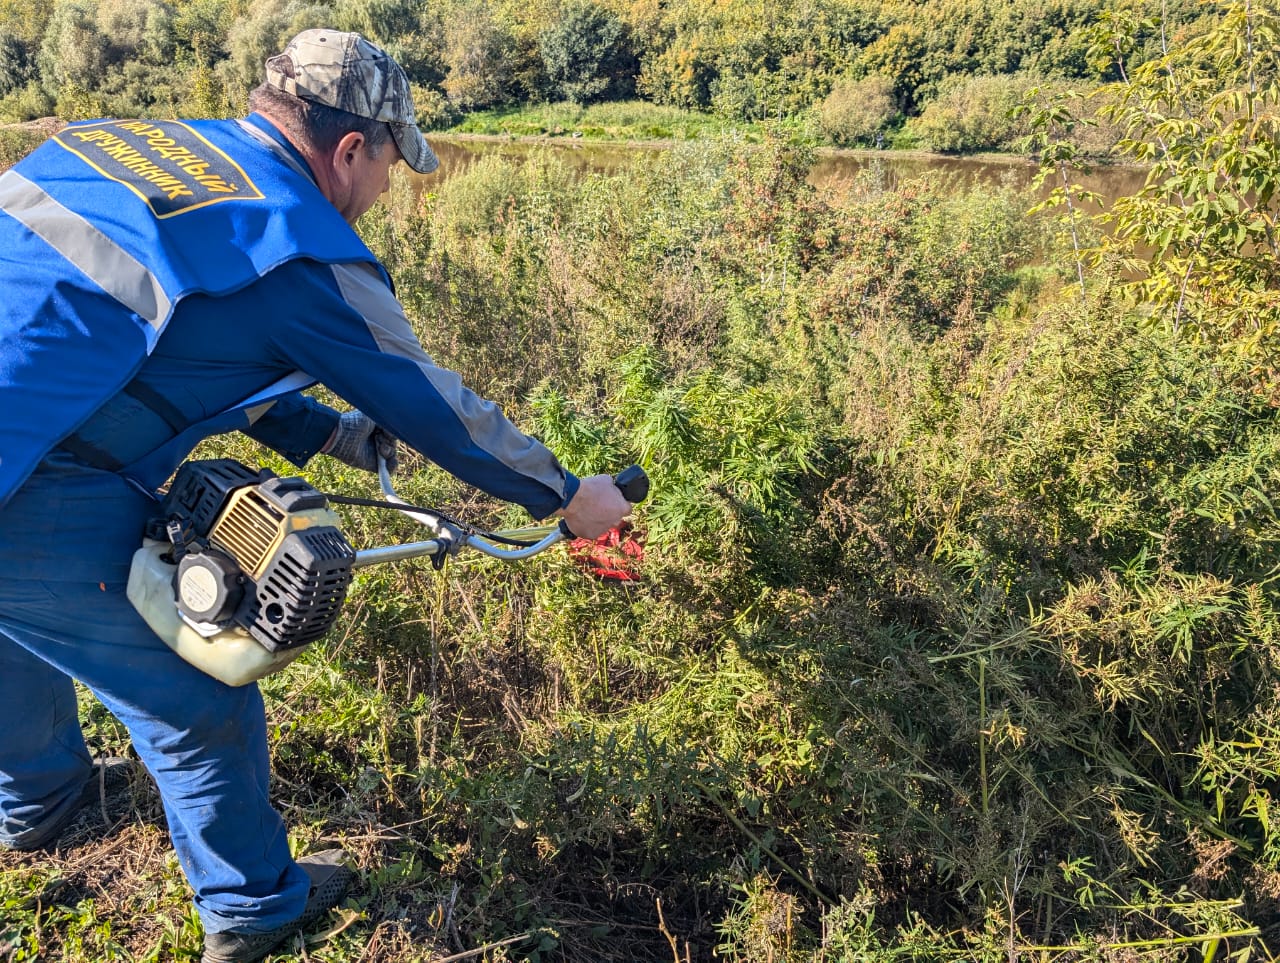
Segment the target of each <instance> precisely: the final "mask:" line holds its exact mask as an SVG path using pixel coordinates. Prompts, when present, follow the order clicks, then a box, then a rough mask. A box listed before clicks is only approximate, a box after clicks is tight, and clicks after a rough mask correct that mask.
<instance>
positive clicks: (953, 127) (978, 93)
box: [910, 74, 1034, 153]
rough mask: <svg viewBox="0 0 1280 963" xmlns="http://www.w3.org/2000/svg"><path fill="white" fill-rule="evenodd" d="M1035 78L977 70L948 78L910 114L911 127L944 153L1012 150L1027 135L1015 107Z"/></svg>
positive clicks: (929, 145) (934, 148) (935, 148)
mask: <svg viewBox="0 0 1280 963" xmlns="http://www.w3.org/2000/svg"><path fill="white" fill-rule="evenodd" d="M1033 83H1034V81H1032V80H1031V79H1030V78H1028V77H1025V76H1021V75H1016V74H1015V75H1010V76H1003V77H983V76H973V77H966V78H954V79H952V80H949V81H947V82H945V83H944V84H943V85H942V86H941V89H940V90H939V92H938V96H937V97H935V98H934V99H933V100H931V101H929V102H928V103H927V104H925V107H924V109H923V110H922V111H921V112H920V116H919V117H916V118H914V119H912V121H911V123H910V127H911V130H912V132H913V133H914V134H915V135H916V136H917V137H918V138H919V139H920V140H921V142H923V143H924V144H925V145H926V146H927V147H928V148H929V149H931V150H936V151H941V152H943V153H971V152H974V151H984V150H987V151H998V150H1004V151H1008V150H1010V149H1011V148H1013V147H1014V146H1015V145H1016V143H1017V142H1018V141H1019V140H1020V139H1021V138H1023V137H1025V136H1026V134H1027V130H1026V128H1025V127H1024V126H1023V125H1022V124H1019V123H1018V120H1017V118H1016V116H1015V114H1014V109H1015V108H1016V107H1017V106H1018V104H1019V103H1020V102H1021V100H1022V98H1023V95H1024V94H1025V92H1026V91H1027V89H1028V88H1029V87H1030V86H1032V84H1033Z"/></svg>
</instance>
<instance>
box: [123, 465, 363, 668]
mask: <svg viewBox="0 0 1280 963" xmlns="http://www.w3.org/2000/svg"><path fill="white" fill-rule="evenodd" d="M338 521H339V520H338V516H337V515H336V514H335V513H334V511H333V510H332V509H331V508H329V502H328V500H327V499H326V498H325V496H324V495H323V494H321V493H320V492H318V491H317V490H316V489H315V488H313V487H312V486H311V485H310V484H308V483H307V481H306V480H305V479H302V478H280V477H278V476H277V475H275V474H274V473H272V472H271V471H269V470H267V469H261V470H260V471H252V470H250V469H249V468H246V467H245V466H244V465H242V464H240V463H239V462H237V461H233V460H231V459H226V458H222V459H214V460H209V461H190V462H187V463H186V464H184V465H183V466H182V467H181V468H180V469H179V470H178V474H177V476H176V477H175V478H174V481H173V485H172V486H171V487H170V489H169V492H168V494H167V496H166V497H165V499H164V501H163V502H162V503H161V506H160V515H159V516H158V517H157V518H155V519H153V521H152V524H151V526H149V528H148V533H147V534H148V536H149V537H150V538H154V539H156V540H158V541H168V542H169V543H170V544H171V545H172V546H173V551H172V555H173V560H174V561H176V562H177V570H176V572H175V573H174V576H173V588H174V595H175V597H176V601H177V605H178V611H179V612H180V613H181V614H182V616H183V618H184V619H185V620H186V621H187V622H188V623H190V624H191V625H192V626H193V627H194V628H196V630H197V631H201V632H203V633H204V634H208V632H207V631H206V630H214V629H223V628H227V627H230V626H232V625H236V626H240V627H241V628H243V629H244V630H245V631H247V632H248V633H249V634H250V635H252V636H253V638H255V639H256V640H257V641H258V642H260V643H261V644H262V645H263V646H265V647H266V648H267V649H268V650H270V651H272V652H276V651H278V650H282V649H291V648H295V647H297V646H302V645H306V644H308V643H310V642H314V641H315V640H316V639H318V638H320V637H321V636H323V635H324V634H325V633H326V632H327V631H328V630H329V628H330V626H332V624H333V622H334V620H335V619H336V618H337V617H338V612H339V611H340V610H341V608H342V603H343V601H345V599H346V596H347V589H348V587H349V586H350V584H351V569H352V562H353V561H354V559H355V556H356V553H355V550H354V549H353V548H352V547H351V545H350V544H349V543H348V542H347V539H346V537H345V536H344V535H343V534H342V532H341V531H340V530H339V528H338Z"/></svg>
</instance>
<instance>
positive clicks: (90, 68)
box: [38, 0, 107, 95]
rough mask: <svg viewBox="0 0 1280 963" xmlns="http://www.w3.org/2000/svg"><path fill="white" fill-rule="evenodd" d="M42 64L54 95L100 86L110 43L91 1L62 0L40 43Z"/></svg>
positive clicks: (43, 75) (44, 79)
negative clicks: (100, 26) (99, 23)
mask: <svg viewBox="0 0 1280 963" xmlns="http://www.w3.org/2000/svg"><path fill="white" fill-rule="evenodd" d="M38 65H39V68H40V80H41V82H42V83H43V84H44V86H45V89H47V90H48V91H49V92H50V93H51V94H54V95H57V94H59V93H61V92H64V91H68V90H79V91H88V90H93V89H94V88H95V87H97V86H98V84H99V82H100V81H101V80H102V77H103V75H104V73H105V71H106V65H107V40H106V38H105V37H104V36H103V35H102V32H101V31H100V30H99V29H98V20H97V10H96V9H95V7H94V5H93V4H92V3H91V2H89V0H60V2H59V3H58V5H57V7H55V8H54V11H53V16H52V17H50V19H49V27H48V29H47V30H46V31H45V35H44V39H43V41H42V42H41V44H40V56H39V60H38Z"/></svg>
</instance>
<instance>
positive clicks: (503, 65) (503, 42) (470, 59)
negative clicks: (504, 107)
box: [444, 3, 514, 110]
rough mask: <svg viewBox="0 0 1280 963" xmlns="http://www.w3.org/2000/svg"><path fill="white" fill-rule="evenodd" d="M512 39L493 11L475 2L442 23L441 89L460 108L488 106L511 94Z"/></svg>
mask: <svg viewBox="0 0 1280 963" xmlns="http://www.w3.org/2000/svg"><path fill="white" fill-rule="evenodd" d="M511 43H512V41H511V39H510V37H509V36H507V34H506V32H505V31H504V30H503V28H502V25H501V24H500V23H498V21H497V19H496V18H495V17H494V16H493V13H492V11H490V10H489V8H488V7H487V6H486V5H484V4H481V3H476V4H473V5H471V6H470V7H467V8H465V9H463V10H460V11H458V15H457V16H455V17H453V18H450V20H449V22H448V23H447V24H446V25H445V53H444V59H445V63H446V65H447V66H448V71H449V72H448V76H447V77H446V78H445V80H444V89H445V91H446V92H447V93H448V94H449V99H450V101H452V102H453V103H454V104H456V105H457V106H458V107H460V108H461V109H463V110H475V109H477V108H484V107H491V106H493V105H495V104H501V103H505V102H506V101H507V100H509V99H510V97H511V90H512V85H513V83H514V77H513V74H512V68H511V64H510V62H509V61H508V59H507V51H508V49H509V48H510V46H511Z"/></svg>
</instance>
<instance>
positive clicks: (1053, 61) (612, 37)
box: [0, 0, 1215, 150]
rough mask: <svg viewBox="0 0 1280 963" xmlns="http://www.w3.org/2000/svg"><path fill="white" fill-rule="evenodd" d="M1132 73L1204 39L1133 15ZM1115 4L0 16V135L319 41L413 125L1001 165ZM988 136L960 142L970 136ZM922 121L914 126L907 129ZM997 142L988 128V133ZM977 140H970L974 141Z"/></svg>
mask: <svg viewBox="0 0 1280 963" xmlns="http://www.w3.org/2000/svg"><path fill="white" fill-rule="evenodd" d="M1130 6H1131V8H1132V9H1133V10H1134V12H1135V13H1136V14H1137V15H1140V16H1146V17H1150V18H1151V19H1150V20H1149V21H1147V22H1146V23H1147V25H1146V27H1145V28H1144V29H1143V30H1142V31H1140V32H1139V34H1138V35H1137V37H1136V40H1135V48H1134V49H1133V50H1132V51H1130V52H1129V57H1130V59H1131V60H1136V61H1141V60H1143V59H1147V58H1150V57H1152V56H1156V55H1158V54H1159V53H1160V52H1161V50H1163V49H1165V48H1166V47H1167V46H1168V44H1170V43H1171V42H1174V41H1176V40H1177V39H1179V38H1180V37H1182V36H1185V35H1187V34H1192V33H1196V32H1202V31H1203V29H1204V28H1205V27H1206V26H1208V25H1209V24H1210V23H1211V22H1212V19H1213V17H1214V16H1215V14H1214V13H1213V12H1212V11H1211V10H1208V9H1206V8H1205V7H1203V6H1202V5H1200V4H1198V3H1196V2H1195V0H1164V2H1156V0H1137V2H1136V3H1135V4H1131V5H1130ZM1108 7H1109V2H1108V0H1009V2H1003V0H1002V2H996V0H940V2H925V0H742V2H734V3H725V2H722V0H672V2H659V0H526V2H515V0H443V2H440V3H433V4H430V5H425V4H419V3H417V2H415V0H332V2H325V0H267V2H263V3H254V4H250V3H248V2H247V0H0V120H7V121H16V120H26V119H32V118H35V117H39V116H46V115H57V116H59V117H63V118H64V119H72V118H75V117H82V116H98V115H103V114H112V115H117V116H120V115H128V114H138V115H144V116H145V115H158V114H166V113H167V114H179V113H184V114H189V115H196V114H204V115H211V114H216V115H227V114H234V113H237V112H240V111H242V110H243V109H244V101H245V96H246V94H247V92H248V90H249V89H250V88H251V87H252V86H253V85H254V83H256V82H257V80H258V79H259V77H260V74H261V71H262V63H263V61H264V60H265V58H266V57H267V56H268V55H269V54H271V53H273V52H276V51H278V50H279V49H280V48H281V46H282V45H283V43H284V42H285V41H286V40H287V38H288V37H289V36H291V35H292V34H293V33H295V32H297V31H298V30H301V29H305V28H307V27H312V26H321V25H325V26H333V27H337V28H341V29H349V30H358V31H360V32H361V33H363V34H365V35H366V36H368V37H370V38H371V39H374V40H376V41H378V42H380V43H382V44H383V45H384V46H386V47H387V48H388V49H389V50H390V51H391V52H392V53H393V54H394V55H395V56H396V57H397V58H398V59H399V60H400V62H401V63H402V64H404V66H405V68H406V70H407V71H408V73H409V76H410V79H411V80H412V82H413V83H414V85H415V87H416V88H417V91H416V92H417V102H418V107H419V111H420V113H421V114H422V120H423V122H424V123H426V124H428V125H430V126H434V127H437V128H447V127H448V126H450V125H451V124H454V123H456V122H457V121H458V120H459V119H460V118H461V117H462V116H464V115H466V114H468V113H471V112H475V111H482V110H487V109H492V108H498V107H503V106H509V105H521V104H531V103H542V102H548V101H571V102H573V103H575V104H580V105H586V104H591V103H596V102H600V101H610V100H627V99H639V100H641V101H647V102H650V103H652V104H655V105H660V106H664V107H677V108H681V109H686V110H691V111H699V112H705V113H708V114H713V115H716V116H718V117H721V118H724V119H725V120H726V121H729V122H733V123H738V122H761V121H775V122H776V121H784V122H785V121H794V120H797V119H803V120H805V121H806V122H808V124H809V126H810V128H811V129H812V130H814V131H815V132H816V133H817V135H818V136H819V137H820V138H823V139H825V140H827V141H829V142H832V143H836V144H858V143H876V142H880V143H882V142H883V139H884V137H885V136H886V133H888V134H889V135H890V136H892V135H893V133H894V132H895V131H897V130H900V129H902V128H903V126H904V124H907V123H914V124H916V125H917V127H916V129H915V130H914V134H915V136H916V140H917V141H919V142H920V144H921V145H922V146H932V147H935V148H937V149H942V150H965V149H975V148H979V147H992V146H994V147H999V146H1007V145H1002V143H1001V142H1002V141H1009V140H1010V135H1009V131H1008V130H1005V129H1004V128H1002V127H1001V126H1000V124H1001V123H1002V122H1003V117H1004V114H1005V113H1007V110H1008V107H1009V105H1010V103H1011V102H1012V101H1013V100H1016V99H1017V97H1018V96H1020V94H1021V92H1022V91H1024V90H1025V89H1026V88H1027V87H1029V86H1032V85H1035V84H1040V83H1044V82H1050V81H1052V82H1057V83H1062V84H1077V85H1084V86H1086V87H1087V86H1091V85H1096V84H1097V83H1099V82H1103V81H1107V80H1114V79H1116V78H1115V77H1114V76H1113V75H1112V74H1111V73H1110V71H1112V70H1113V69H1114V68H1112V67H1109V66H1107V65H1105V64H1103V65H1100V64H1098V63H1097V62H1095V61H1093V60H1091V58H1090V55H1089V50H1090V40H1089V36H1088V31H1089V29H1090V28H1091V27H1092V26H1093V25H1094V24H1096V23H1097V21H1098V19H1099V17H1100V16H1101V15H1102V14H1103V13H1104V11H1105V10H1106V9H1107V8H1108ZM983 116H986V117H988V118H995V126H996V128H997V129H995V130H980V129H975V130H969V131H966V129H965V124H970V125H972V124H973V123H974V118H980V117H983ZM921 122H923V126H920V123H921ZM988 123H990V121H989V122H988ZM979 126H981V125H979Z"/></svg>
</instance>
